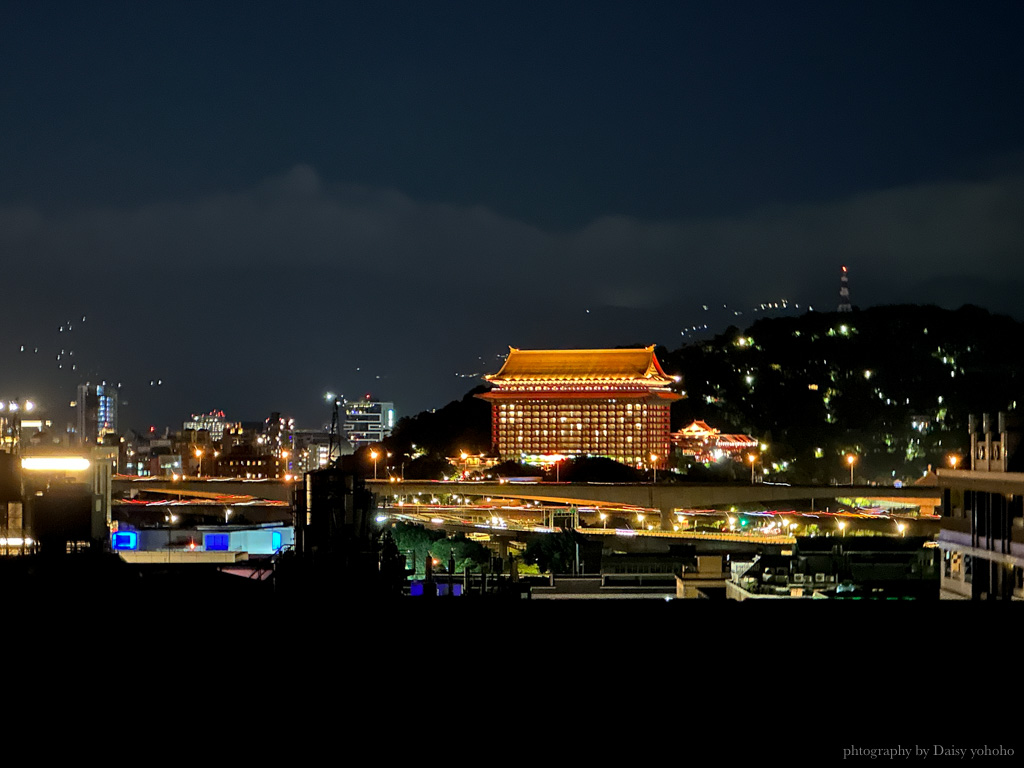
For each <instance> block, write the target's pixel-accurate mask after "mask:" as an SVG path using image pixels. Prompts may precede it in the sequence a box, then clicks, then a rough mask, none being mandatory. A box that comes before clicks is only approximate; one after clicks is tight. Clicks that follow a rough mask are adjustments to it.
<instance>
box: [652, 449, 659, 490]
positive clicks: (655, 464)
mask: <svg viewBox="0 0 1024 768" xmlns="http://www.w3.org/2000/svg"><path fill="white" fill-rule="evenodd" d="M651 466H652V467H654V482H655V484H657V482H658V454H656V453H652V454H651Z"/></svg>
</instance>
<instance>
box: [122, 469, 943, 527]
mask: <svg viewBox="0 0 1024 768" xmlns="http://www.w3.org/2000/svg"><path fill="white" fill-rule="evenodd" d="M295 484H296V483H295V481H286V480H242V479H238V478H180V479H179V480H177V481H171V482H168V480H167V479H166V478H154V479H150V478H146V479H143V478H130V477H125V476H119V477H115V478H114V479H113V482H112V485H113V488H112V490H113V491H114V494H115V495H121V494H125V495H127V496H129V497H131V498H135V497H137V495H138V494H139V493H147V494H151V493H153V494H162V495H166V496H171V497H174V496H177V497H178V498H184V497H192V498H206V499H217V500H223V501H224V502H225V503H232V502H235V503H237V501H239V500H241V499H242V498H249V499H268V500H275V501H285V502H288V503H291V500H292V493H293V489H294V487H295ZM366 485H367V487H368V488H370V489H371V490H373V491H374V492H375V493H376V494H377V495H378V498H382V499H383V498H387V497H391V498H406V499H409V498H410V497H414V496H420V495H422V496H427V497H436V496H438V495H439V494H440V495H449V496H451V495H457V496H462V497H474V498H477V499H480V498H487V497H491V498H494V497H498V498H515V499H523V500H528V501H533V502H538V503H542V504H567V505H574V506H577V507H578V506H586V507H595V508H604V507H611V508H618V509H634V510H646V511H649V512H655V511H656V512H659V513H660V516H661V525H660V527H661V528H668V527H670V525H671V523H672V518H673V513H674V512H676V511H677V510H694V509H711V508H714V507H726V506H729V505H747V504H761V505H764V507H765V508H773V507H776V506H777V504H778V503H779V502H794V501H801V500H808V499H809V500H814V501H817V500H826V499H847V500H856V501H863V502H864V503H863V504H857V505H858V506H871V502H876V503H878V504H883V505H890V506H891V505H900V504H902V505H905V506H907V507H918V508H920V510H921V514H922V515H924V516H928V515H933V514H934V513H935V509H936V507H938V506H939V505H940V504H941V500H942V497H941V490H940V489H939V488H924V487H920V486H912V487H909V488H892V487H884V486H873V485H864V486H850V485H816V486H807V485H781V484H769V483H761V484H751V485H747V484H741V483H730V484H724V483H723V484H718V483H716V484H711V483H707V484H705V483H661V484H657V485H655V484H653V483H544V482H531V483H517V482H504V481H482V482H465V481H453V482H442V481H431V480H402V481H396V480H367V481H366Z"/></svg>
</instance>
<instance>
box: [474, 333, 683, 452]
mask: <svg viewBox="0 0 1024 768" xmlns="http://www.w3.org/2000/svg"><path fill="white" fill-rule="evenodd" d="M484 379H485V380H486V381H488V382H490V383H491V384H492V385H494V388H493V389H492V390H491V391H490V392H486V393H484V394H481V395H477V397H480V398H482V399H484V400H488V401H490V403H491V406H492V408H491V439H492V442H493V443H494V444H495V445H497V447H498V452H499V453H500V454H501V457H502V458H503V459H515V460H519V461H527V462H534V463H536V462H540V463H545V457H550V456H556V455H562V456H605V457H607V458H610V459H614V460H615V461H620V462H622V463H623V464H628V465H630V466H635V467H650V466H663V465H664V462H665V457H666V456H668V453H669V449H670V442H669V431H670V427H669V408H670V407H671V404H672V403H673V402H674V401H676V400H679V399H680V398H681V397H682V395H680V394H678V393H676V392H673V391H672V390H671V389H670V386H671V385H672V384H673V383H675V381H676V379H675V378H673V377H672V376H669V375H667V374H666V373H665V372H664V371H663V370H662V368H661V365H660V364H659V363H658V360H657V358H656V357H655V355H654V347H653V346H652V347H646V348H644V349H570V350H521V349H515V348H510V349H509V354H508V358H506V360H505V364H504V365H503V366H502V368H501V370H500V371H498V372H497V373H495V374H491V375H489V376H485V377H484Z"/></svg>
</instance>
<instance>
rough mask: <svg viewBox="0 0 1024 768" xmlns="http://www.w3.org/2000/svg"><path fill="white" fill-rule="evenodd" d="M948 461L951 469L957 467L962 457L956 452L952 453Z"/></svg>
mask: <svg viewBox="0 0 1024 768" xmlns="http://www.w3.org/2000/svg"><path fill="white" fill-rule="evenodd" d="M948 461H949V468H950V469H956V465H957V464H958V463H959V461H960V457H959V456H957V455H956V454H955V453H951V454H949V459H948Z"/></svg>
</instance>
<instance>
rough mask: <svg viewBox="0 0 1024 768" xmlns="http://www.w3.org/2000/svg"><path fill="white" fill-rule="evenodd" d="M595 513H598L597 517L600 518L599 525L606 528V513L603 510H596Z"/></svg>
mask: <svg viewBox="0 0 1024 768" xmlns="http://www.w3.org/2000/svg"><path fill="white" fill-rule="evenodd" d="M597 514H598V517H600V518H601V527H602V528H607V527H608V515H606V514H605V513H604V512H598V513H597Z"/></svg>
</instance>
